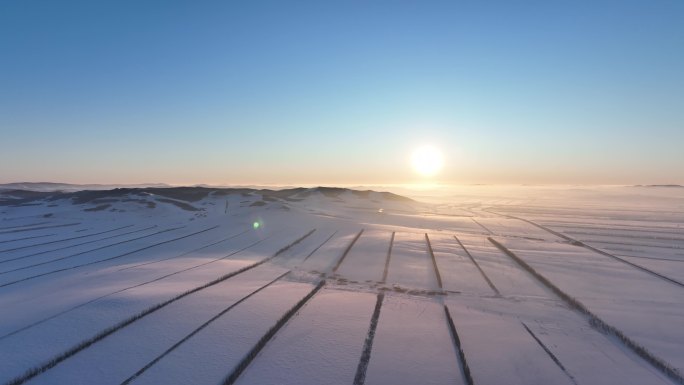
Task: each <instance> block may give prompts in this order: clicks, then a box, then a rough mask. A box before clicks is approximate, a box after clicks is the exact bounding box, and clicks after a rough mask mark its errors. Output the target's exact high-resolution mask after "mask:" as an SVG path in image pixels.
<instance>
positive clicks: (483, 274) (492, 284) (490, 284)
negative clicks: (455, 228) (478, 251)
mask: <svg viewBox="0 0 684 385" xmlns="http://www.w3.org/2000/svg"><path fill="white" fill-rule="evenodd" d="M454 239H456V242H458V244H459V245H461V248H462V249H463V251H464V252H465V253H466V255H467V256H468V258H470V260H471V261H472V262H473V264H474V265H475V267H477V270H479V271H480V274H482V277H483V278H484V280H485V281H486V282H487V284H488V285H489V287H490V288H491V289H492V290H493V291H494V294H496V295H498V296H501V293H500V292H499V289H497V288H496V286H494V283H493V282H492V281H491V280H490V279H489V277H488V276H487V274H486V273H485V272H484V270H482V268H481V267H480V264H479V263H477V261H476V260H475V258H473V256H472V254H470V251H468V249H466V247H465V245H464V244H463V243H461V240H460V239H458V237H457V236H455V235H454Z"/></svg>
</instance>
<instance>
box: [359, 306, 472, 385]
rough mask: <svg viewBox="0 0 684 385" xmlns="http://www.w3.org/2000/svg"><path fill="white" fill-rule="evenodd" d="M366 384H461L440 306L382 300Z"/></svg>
mask: <svg viewBox="0 0 684 385" xmlns="http://www.w3.org/2000/svg"><path fill="white" fill-rule="evenodd" d="M366 384H368V385H376V384H396V385H402V384H406V385H409V384H411V385H412V384H425V385H429V384H464V379H463V376H462V374H461V369H460V367H459V361H458V356H457V353H456V349H455V348H454V345H453V343H452V341H451V336H450V334H449V329H448V326H447V320H446V316H445V313H444V308H443V306H442V305H441V304H439V303H436V302H435V301H432V300H425V299H418V298H407V297H404V296H395V295H388V296H386V297H385V300H384V302H383V305H382V310H381V311H380V320H379V322H378V330H377V331H376V334H375V340H374V342H373V351H372V352H371V358H370V363H369V365H368V372H367V374H366Z"/></svg>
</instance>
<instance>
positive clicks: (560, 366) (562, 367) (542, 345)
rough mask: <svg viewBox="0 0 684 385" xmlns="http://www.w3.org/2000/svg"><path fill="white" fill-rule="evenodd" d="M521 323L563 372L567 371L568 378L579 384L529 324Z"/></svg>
mask: <svg viewBox="0 0 684 385" xmlns="http://www.w3.org/2000/svg"><path fill="white" fill-rule="evenodd" d="M520 323H521V324H522V326H523V327H524V328H525V330H527V332H528V333H529V334H530V335H531V336H532V338H534V340H535V341H537V343H538V344H539V346H541V348H542V349H544V351H545V352H546V354H548V355H549V357H551V360H553V362H554V363H555V364H556V365H557V366H558V367H559V368H560V369H561V370H562V371H563V373H565V374H566V375H567V376H568V378H570V381H572V383H573V384H575V385H577V381H576V380H575V377H573V376H572V374H570V372H568V370H567V369H565V366H563V364H562V363H561V362H560V360H559V359H558V357H556V355H555V354H553V352H551V350H550V349H549V348H548V347H547V346H546V345H545V344H544V343H543V342H542V341H541V340H540V339H539V338H538V337H537V336H536V335H535V334H534V333H533V332H532V330H530V328H529V327H527V325H525V323H524V322H522V321H521V322H520Z"/></svg>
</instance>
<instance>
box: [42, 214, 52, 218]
mask: <svg viewBox="0 0 684 385" xmlns="http://www.w3.org/2000/svg"><path fill="white" fill-rule="evenodd" d="M51 216H52V213H47V214H44V215H43V218H50V217H51Z"/></svg>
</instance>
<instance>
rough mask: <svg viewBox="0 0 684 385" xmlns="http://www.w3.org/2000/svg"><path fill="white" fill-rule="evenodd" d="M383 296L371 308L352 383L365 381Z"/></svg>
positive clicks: (356, 383)
mask: <svg viewBox="0 0 684 385" xmlns="http://www.w3.org/2000/svg"><path fill="white" fill-rule="evenodd" d="M392 234H394V233H392ZM384 298H385V293H383V292H380V293H378V299H377V301H376V302H375V309H374V310H373V315H372V316H371V321H370V326H369V327H368V334H367V335H366V340H365V341H364V343H363V350H362V351H361V358H360V359H359V365H358V366H357V367H356V375H355V376H354V385H363V384H364V382H366V371H367V370H368V363H369V362H370V358H371V351H372V350H373V339H374V338H375V330H376V329H377V328H378V319H380V309H381V308H382V301H383V299H384Z"/></svg>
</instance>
